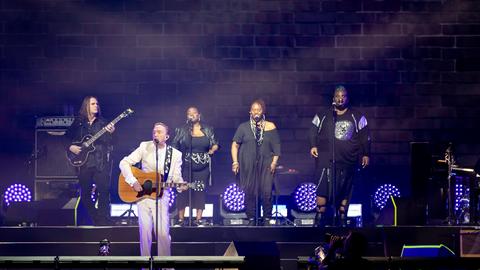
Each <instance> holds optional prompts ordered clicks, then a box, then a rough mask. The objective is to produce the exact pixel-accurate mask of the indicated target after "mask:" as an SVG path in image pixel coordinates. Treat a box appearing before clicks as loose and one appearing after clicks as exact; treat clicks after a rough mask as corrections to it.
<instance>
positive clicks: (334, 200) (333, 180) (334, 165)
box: [330, 103, 337, 226]
mask: <svg viewBox="0 0 480 270" xmlns="http://www.w3.org/2000/svg"><path fill="white" fill-rule="evenodd" d="M335 105H336V104H335V103H333V104H332V127H333V129H332V132H331V135H332V172H331V173H330V177H331V181H330V185H331V189H330V190H331V191H332V196H331V198H332V203H331V205H333V222H332V225H333V226H335V225H336V222H337V198H336V197H337V194H336V193H337V185H336V184H337V162H336V157H335V125H336V123H337V111H336V110H335Z"/></svg>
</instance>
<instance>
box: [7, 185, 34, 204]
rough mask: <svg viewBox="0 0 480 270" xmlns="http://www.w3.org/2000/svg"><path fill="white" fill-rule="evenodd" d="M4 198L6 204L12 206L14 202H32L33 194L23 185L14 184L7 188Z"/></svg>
mask: <svg viewBox="0 0 480 270" xmlns="http://www.w3.org/2000/svg"><path fill="white" fill-rule="evenodd" d="M3 197H4V198H5V203H6V204H7V206H8V205H10V203H12V202H30V201H32V193H31V192H30V190H29V189H28V187H26V186H25V185H22V184H13V185H11V186H10V187H8V188H7V190H6V191H5V193H4V195H3Z"/></svg>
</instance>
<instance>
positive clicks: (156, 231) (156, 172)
mask: <svg viewBox="0 0 480 270" xmlns="http://www.w3.org/2000/svg"><path fill="white" fill-rule="evenodd" d="M154 143H155V181H156V182H155V183H157V187H156V192H157V194H156V196H155V245H154V246H155V252H156V253H158V214H159V213H158V199H159V197H160V196H162V193H163V192H161V191H160V177H159V175H158V141H157V139H155V140H154ZM157 256H158V254H157ZM150 257H151V260H152V261H153V252H150Z"/></svg>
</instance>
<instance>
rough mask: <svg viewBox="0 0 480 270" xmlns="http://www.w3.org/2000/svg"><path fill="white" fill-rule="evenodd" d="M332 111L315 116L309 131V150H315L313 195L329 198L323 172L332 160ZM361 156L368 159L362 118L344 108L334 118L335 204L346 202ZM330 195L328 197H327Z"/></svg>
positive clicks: (366, 129) (357, 113) (368, 152)
mask: <svg viewBox="0 0 480 270" xmlns="http://www.w3.org/2000/svg"><path fill="white" fill-rule="evenodd" d="M332 129H333V112H332V111H325V112H321V113H317V114H316V115H315V117H314V118H313V120H312V126H311V128H310V136H309V139H310V147H317V149H318V158H316V170H315V179H317V180H318V181H319V185H318V187H317V196H320V197H325V198H329V197H330V196H331V194H330V192H329V185H328V179H327V172H328V173H330V172H329V170H330V167H331V160H332V145H331V139H332V135H333V131H332ZM363 156H370V137H369V131H368V125H367V120H366V118H365V116H363V115H362V114H361V113H359V112H358V111H356V110H355V109H352V108H348V109H347V111H346V112H345V113H344V114H342V115H337V119H336V123H335V160H336V181H335V183H336V191H337V192H336V196H335V198H336V202H334V203H335V205H337V206H338V205H340V202H341V201H342V200H345V199H346V200H347V201H349V200H350V197H351V193H352V186H353V176H354V171H355V166H356V165H357V164H358V163H359V160H360V158H361V157H363ZM329 195H330V196H329Z"/></svg>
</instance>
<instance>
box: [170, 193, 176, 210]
mask: <svg viewBox="0 0 480 270" xmlns="http://www.w3.org/2000/svg"><path fill="white" fill-rule="evenodd" d="M176 198H177V192H174V191H173V190H171V191H170V199H169V200H168V207H170V208H171V207H172V206H173V204H174V203H175V199H176Z"/></svg>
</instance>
